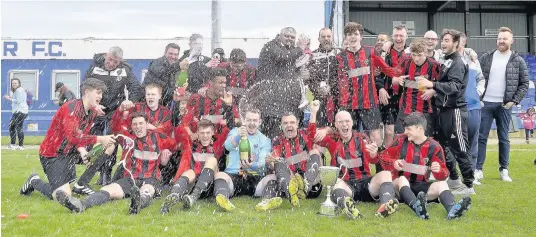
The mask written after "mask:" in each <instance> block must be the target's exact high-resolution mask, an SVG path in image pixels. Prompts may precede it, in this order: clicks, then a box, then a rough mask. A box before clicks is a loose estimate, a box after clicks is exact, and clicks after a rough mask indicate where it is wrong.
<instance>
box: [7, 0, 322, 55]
mask: <svg viewBox="0 0 536 237" xmlns="http://www.w3.org/2000/svg"><path fill="white" fill-rule="evenodd" d="M221 8H222V18H221V26H222V27H221V29H222V37H240V38H245V37H254V38H255V37H266V38H270V39H271V38H273V37H274V36H275V35H276V34H277V33H278V32H279V30H280V29H281V28H283V27H286V26H293V27H295V28H296V30H297V31H298V34H300V33H305V34H307V35H310V36H311V38H312V39H313V40H312V41H313V42H312V43H313V45H315V43H316V45H318V43H317V42H316V41H317V40H316V38H317V37H316V34H317V33H318V30H319V29H321V28H322V27H323V23H324V4H323V1H318V0H317V1H228V0H222V1H221ZM1 13H2V14H1V15H2V16H1V19H2V30H1V33H2V37H12V38H86V37H98V38H171V37H188V36H190V35H191V34H192V33H200V34H202V35H204V36H205V37H207V38H208V37H210V34H211V1H206V0H205V1H70V2H67V1H54V2H45V1H2V7H1Z"/></svg>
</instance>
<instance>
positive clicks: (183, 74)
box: [175, 70, 188, 87]
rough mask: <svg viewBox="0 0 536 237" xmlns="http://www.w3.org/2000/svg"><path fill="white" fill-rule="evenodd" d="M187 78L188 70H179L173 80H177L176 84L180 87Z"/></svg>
mask: <svg viewBox="0 0 536 237" xmlns="http://www.w3.org/2000/svg"><path fill="white" fill-rule="evenodd" d="M187 79H188V71H186V70H184V71H180V72H178V73H177V74H175V80H176V81H177V86H178V87H182V85H184V83H186V80H187Z"/></svg>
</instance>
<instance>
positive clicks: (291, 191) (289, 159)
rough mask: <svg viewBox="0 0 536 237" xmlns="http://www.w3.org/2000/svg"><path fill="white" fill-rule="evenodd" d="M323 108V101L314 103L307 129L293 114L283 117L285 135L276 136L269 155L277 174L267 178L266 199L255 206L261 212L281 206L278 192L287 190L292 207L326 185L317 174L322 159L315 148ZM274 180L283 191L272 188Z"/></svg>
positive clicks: (282, 124)
mask: <svg viewBox="0 0 536 237" xmlns="http://www.w3.org/2000/svg"><path fill="white" fill-rule="evenodd" d="M319 108H320V102H319V101H317V100H315V101H314V102H313V103H312V105H311V118H310V120H309V125H308V127H307V129H298V119H297V118H296V116H294V115H293V114H286V115H284V116H283V117H282V118H281V130H283V134H282V135H280V136H278V137H276V138H275V139H274V141H273V144H272V150H273V151H272V154H270V155H269V156H268V161H269V162H268V163H269V164H271V165H272V164H273V166H274V167H271V168H273V169H275V176H274V175H271V176H268V177H267V178H266V179H269V180H268V183H267V185H266V186H265V188H264V193H263V195H262V196H263V201H262V202H261V203H259V204H257V206H256V207H255V209H257V210H258V211H266V210H268V209H274V208H277V207H278V206H279V205H280V204H281V202H278V201H277V200H278V199H277V195H278V194H282V193H285V194H286V195H287V196H288V197H289V199H290V203H291V204H292V206H299V199H305V198H316V197H318V196H319V195H320V192H321V191H322V186H321V185H320V183H319V180H318V178H317V177H318V173H319V169H318V168H319V167H320V166H322V160H321V158H320V157H321V155H320V152H319V151H318V150H316V149H314V148H313V145H314V138H315V135H316V114H317V113H318V110H319ZM303 176H305V179H303V178H302V177H303ZM271 180H275V181H276V184H277V189H278V191H279V192H274V191H273V189H271V187H273V186H272V185H273V181H271ZM263 181H267V180H263ZM278 204H279V205H278Z"/></svg>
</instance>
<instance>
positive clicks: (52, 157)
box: [20, 78, 115, 199]
mask: <svg viewBox="0 0 536 237" xmlns="http://www.w3.org/2000/svg"><path fill="white" fill-rule="evenodd" d="M105 91H106V85H104V83H103V82H102V81H100V80H97V79H94V78H89V79H87V80H84V82H83V84H82V93H83V96H82V99H79V100H70V101H68V102H67V103H65V104H64V105H62V106H61V107H60V109H59V110H58V112H56V114H55V115H54V118H52V122H51V124H50V127H49V129H48V131H47V134H46V136H45V139H44V140H43V143H41V146H40V147H39V159H40V161H41V165H42V166H43V170H44V171H45V174H46V176H47V178H48V181H49V182H50V183H45V182H44V181H43V180H41V178H39V176H38V175H37V174H35V173H34V174H31V175H30V177H28V179H27V180H26V182H25V183H24V185H23V186H22V188H21V189H20V194H22V195H30V194H31V193H32V192H33V191H34V190H37V191H39V192H41V193H42V194H43V195H45V196H47V197H48V198H50V199H53V197H54V198H55V197H56V195H55V194H56V193H57V192H58V191H62V192H63V193H65V195H71V187H70V186H69V183H70V182H73V181H74V180H75V179H76V166H75V163H76V161H77V160H78V159H79V156H82V159H83V160H84V163H87V162H88V161H87V158H86V155H87V150H86V148H85V146H88V145H93V144H96V143H101V144H103V146H105V147H108V146H109V145H111V144H113V143H114V142H115V138H114V136H113V135H108V136H94V135H89V130H90V129H91V127H92V125H93V122H94V120H95V118H96V116H97V112H96V111H95V110H94V109H95V108H96V107H97V106H99V103H100V100H101V99H102V93H104V92H105Z"/></svg>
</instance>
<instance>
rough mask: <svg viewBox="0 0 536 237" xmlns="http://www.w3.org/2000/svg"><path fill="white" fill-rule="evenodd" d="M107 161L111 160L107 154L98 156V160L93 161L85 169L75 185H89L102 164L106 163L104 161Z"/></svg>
mask: <svg viewBox="0 0 536 237" xmlns="http://www.w3.org/2000/svg"><path fill="white" fill-rule="evenodd" d="M109 159H111V156H109V155H107V154H102V155H101V156H99V158H97V159H95V160H94V161H93V163H92V164H91V165H90V166H88V167H87V169H86V171H84V173H83V174H82V175H81V176H80V178H79V179H78V182H76V183H77V184H78V185H80V186H83V185H87V184H89V182H91V179H93V177H94V176H95V174H97V172H98V171H99V170H101V169H102V167H103V165H104V163H106V161H107V160H109Z"/></svg>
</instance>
